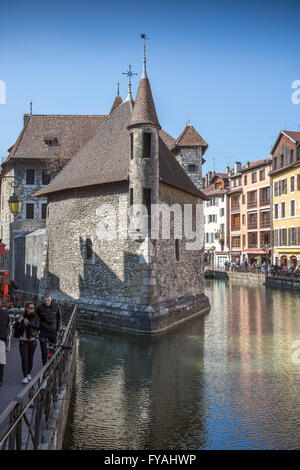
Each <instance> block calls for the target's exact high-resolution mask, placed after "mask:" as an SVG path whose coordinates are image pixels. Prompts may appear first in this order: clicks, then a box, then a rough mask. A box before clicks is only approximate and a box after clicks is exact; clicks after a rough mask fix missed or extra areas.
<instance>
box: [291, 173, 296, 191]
mask: <svg viewBox="0 0 300 470" xmlns="http://www.w3.org/2000/svg"><path fill="white" fill-rule="evenodd" d="M290 183H291V192H294V191H295V177H294V176H291V180H290Z"/></svg>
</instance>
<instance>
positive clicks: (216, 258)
mask: <svg viewBox="0 0 300 470" xmlns="http://www.w3.org/2000/svg"><path fill="white" fill-rule="evenodd" d="M208 181H209V184H208V185H207V186H206V183H207V182H208ZM228 186H229V179H228V174H227V173H215V172H213V173H211V172H209V174H207V175H206V176H205V177H204V178H203V192H204V194H205V195H206V196H207V197H208V198H209V200H208V201H206V202H204V232H205V253H206V261H207V263H208V264H209V265H211V266H213V267H218V268H223V267H224V266H225V262H226V261H228V260H229V246H228V196H227V192H228Z"/></svg>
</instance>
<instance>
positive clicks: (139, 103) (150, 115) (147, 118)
mask: <svg viewBox="0 0 300 470" xmlns="http://www.w3.org/2000/svg"><path fill="white" fill-rule="evenodd" d="M137 124H153V125H155V126H158V127H160V124H159V122H158V118H157V114H156V109H155V105H154V101H153V96H152V91H151V87H150V83H149V80H148V78H142V79H141V80H140V84H139V88H138V91H137V95H136V100H135V103H134V108H133V113H132V117H131V120H130V124H129V125H130V126H134V125H137Z"/></svg>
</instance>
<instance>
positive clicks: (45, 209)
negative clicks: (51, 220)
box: [42, 204, 47, 219]
mask: <svg viewBox="0 0 300 470" xmlns="http://www.w3.org/2000/svg"><path fill="white" fill-rule="evenodd" d="M46 218H47V204H42V219H46Z"/></svg>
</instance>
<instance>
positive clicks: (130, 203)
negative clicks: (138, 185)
mask: <svg viewBox="0 0 300 470" xmlns="http://www.w3.org/2000/svg"><path fill="white" fill-rule="evenodd" d="M132 204H133V189H132V188H130V190H129V205H130V206H132Z"/></svg>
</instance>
